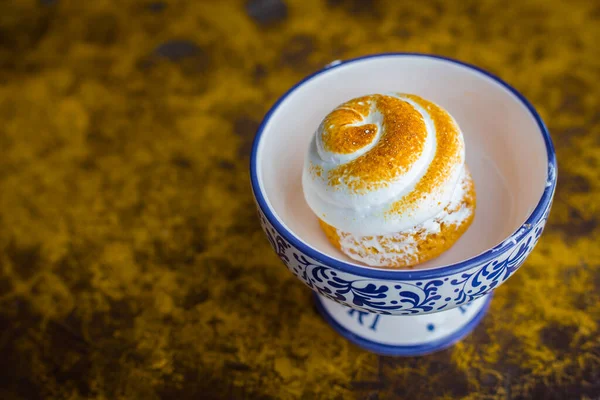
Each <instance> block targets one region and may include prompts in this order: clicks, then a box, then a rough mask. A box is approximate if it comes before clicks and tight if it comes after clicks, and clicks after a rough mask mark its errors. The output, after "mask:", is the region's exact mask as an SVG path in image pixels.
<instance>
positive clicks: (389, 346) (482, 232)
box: [250, 54, 556, 355]
mask: <svg viewBox="0 0 600 400" xmlns="http://www.w3.org/2000/svg"><path fill="white" fill-rule="evenodd" d="M390 92H391V93H412V94H414V95H416V96H419V97H420V98H423V99H427V101H430V102H431V103H433V104H436V105H439V107H441V108H443V109H444V110H447V112H448V114H449V115H451V116H452V117H453V119H454V120H455V122H456V123H457V126H459V127H460V131H461V132H462V136H463V138H464V148H465V149H467V151H466V152H465V153H464V157H465V160H464V164H465V165H467V166H468V169H466V168H463V171H464V173H463V178H462V179H466V180H467V181H468V178H464V176H465V174H466V171H470V174H471V176H472V179H473V182H474V187H475V188H476V192H477V210H476V212H475V217H474V219H473V221H472V223H471V225H470V227H469V228H468V229H466V232H465V233H464V234H462V236H461V235H457V236H460V237H456V240H453V245H452V247H451V248H450V249H449V250H447V251H444V252H443V253H441V254H439V255H438V256H437V257H428V258H427V259H428V261H425V262H422V263H421V262H420V261H421V260H417V262H419V264H418V265H415V262H414V260H412V261H411V260H409V261H406V262H405V263H404V265H402V266H401V265H387V263H386V265H384V266H381V265H379V266H378V265H375V266H368V265H366V263H365V262H364V261H369V260H366V259H364V258H363V260H362V261H361V260H356V259H353V258H351V257H349V256H348V254H347V253H344V252H343V251H340V248H339V247H340V246H338V247H336V246H335V243H336V241H335V240H330V239H328V237H327V236H328V228H327V227H328V226H329V227H334V226H335V225H333V223H337V224H338V225H339V224H340V222H339V221H337V220H335V221H334V220H333V219H332V218H331V217H327V214H328V213H327V212H325V214H326V215H325V217H323V216H322V215H319V214H317V215H315V212H313V209H311V207H310V206H309V204H308V202H307V201H306V200H305V196H304V190H303V185H302V175H303V170H304V166H305V155H306V150H307V149H309V148H310V146H311V141H312V140H313V139H314V137H315V132H316V131H318V129H319V126H320V125H321V123H322V122H323V121H324V120H325V119H326V117H327V115H328V114H329V113H331V112H332V110H335V109H336V108H337V107H338V106H339V105H340V104H343V103H345V102H347V101H348V100H350V99H355V98H359V97H363V96H368V95H372V94H378V93H382V94H386V93H390ZM399 96H402V95H399ZM308 168H310V165H309V167H308ZM250 170H251V181H252V188H253V193H254V196H255V199H256V203H257V205H258V209H259V215H260V221H261V225H262V227H263V229H264V230H265V233H266V234H267V237H268V239H269V241H270V243H271V245H272V246H273V248H274V250H275V252H276V253H277V254H278V255H279V257H280V258H281V259H282V261H283V262H284V264H285V265H286V266H287V268H288V269H289V270H290V271H291V272H292V273H293V274H294V275H296V276H297V277H298V278H299V279H300V280H302V281H303V282H304V283H305V284H306V285H307V286H309V287H310V288H311V289H312V290H313V291H315V293H316V296H315V299H316V301H317V306H318V308H319V309H320V311H321V312H322V314H323V316H324V317H325V319H326V320H327V321H328V322H329V323H330V324H331V325H332V326H333V327H334V328H335V329H336V330H337V331H338V332H340V333H341V334H342V335H343V336H345V337H346V338H348V339H349V340H351V341H353V342H355V343H357V344H359V345H361V346H363V347H365V348H368V349H370V350H372V351H376V352H379V353H386V354H396V355H416V354H424V353H427V352H431V351H435V350H438V349H441V348H444V347H447V346H449V345H451V344H452V343H454V342H455V341H456V340H458V339H460V338H461V337H463V336H464V335H466V334H467V333H468V332H470V331H471V330H472V329H473V328H474V327H475V326H476V325H477V323H478V322H479V320H480V319H481V318H482V317H483V315H484V314H485V311H486V309H487V305H488V304H489V301H490V297H491V296H490V295H491V293H492V291H493V290H494V289H495V288H497V287H498V286H499V285H500V284H502V283H503V282H504V281H506V279H508V277H509V276H510V275H511V274H512V273H514V272H515V271H516V270H517V269H518V268H519V266H520V265H521V264H522V263H523V261H524V260H525V258H526V257H527V255H528V254H529V253H530V252H531V251H532V250H533V248H534V246H535V244H536V243H537V240H538V239H539V237H540V235H541V233H542V230H543V227H544V224H545V221H546V219H547V216H548V213H549V211H550V206H551V203H552V197H553V194H554V188H555V185H556V161H555V154H554V150H553V146H552V142H551V139H550V136H549V134H548V131H547V129H546V128H545V126H544V124H543V122H542V120H541V119H540V117H539V115H538V114H537V113H536V111H535V110H534V108H533V107H532V106H531V104H529V102H527V100H526V99H525V98H523V96H521V95H520V94H519V93H518V92H517V91H516V90H514V89H512V88H511V87H510V86H509V85H507V84H506V83H504V82H503V81H501V80H500V79H498V78H496V77H494V76H492V75H490V74H489V73H487V72H485V71H482V70H480V69H478V68H476V67H473V66H470V65H467V64H464V63H461V62H458V61H455V60H449V59H444V58H441V57H436V56H429V55H421V54H381V55H374V56H368V57H363V58H359V59H355V60H350V61H346V62H342V63H335V65H332V66H329V67H327V68H325V69H324V70H322V71H319V72H317V73H316V74H313V75H312V76H310V77H308V78H306V79H305V80H303V81H302V82H300V83H299V84H297V85H296V86H295V87H293V88H292V89H291V90H290V91H288V92H287V93H286V94H285V95H284V96H283V97H282V98H281V99H280V100H279V101H278V102H277V103H276V104H275V105H274V106H273V108H272V109H271V110H270V111H269V113H268V114H267V115H266V116H265V119H264V121H263V123H262V125H261V127H260V128H259V131H258V133H257V136H256V139H255V142H254V146H253V150H252V156H251V165H250ZM317 173H318V171H317ZM457 179H458V180H457V182H460V179H461V178H460V176H459V178H457ZM455 186H456V185H455ZM455 189H456V188H455ZM466 191H467V192H468V191H469V189H468V185H467V189H466ZM307 198H308V196H307ZM313 208H314V205H313ZM330 212H335V210H334V209H332V210H330ZM431 212H433V211H431ZM428 215H429V214H427V215H426V216H428ZM434 215H435V214H434ZM322 217H323V218H322ZM320 219H321V221H323V222H320ZM403 219H404V218H403ZM368 221H371V222H372V220H371V219H368V220H367V222H368ZM323 223H324V225H323V226H324V227H325V229H323V228H322V227H321V225H322V224H323ZM402 223H406V224H410V223H409V222H406V221H404V222H399V223H398V224H397V225H395V226H393V227H390V231H389V232H386V231H381V230H378V231H373V232H369V233H371V234H373V235H384V234H393V233H394V232H402V231H404V230H405V229H407V228H406V227H405V226H403V225H402ZM362 225H363V224H361V226H362ZM367 225H368V223H367ZM375 225H376V224H375ZM412 226H414V224H413V225H412ZM348 227H350V228H352V227H351V226H350V225H348V226H346V225H344V226H335V228H334V229H335V230H336V233H337V231H338V230H340V231H341V232H342V233H344V232H348V233H352V232H353V230H354V229H353V228H352V229H343V228H348ZM365 232H366V231H365ZM329 233H330V232H329ZM338 235H339V233H338ZM359 236H360V235H359ZM363 236H364V235H363ZM334 239H335V238H334ZM332 242H333V243H332ZM434 247H436V246H434ZM350 255H352V254H350ZM381 264H383V262H382V263H381ZM407 265H410V266H412V267H413V268H410V269H409V268H407V267H406V266H407ZM390 266H391V267H393V269H390V268H389V267H390ZM384 267H387V268H384Z"/></svg>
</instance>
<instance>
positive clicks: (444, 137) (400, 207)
mask: <svg viewBox="0 0 600 400" xmlns="http://www.w3.org/2000/svg"><path fill="white" fill-rule="evenodd" d="M407 97H408V98H410V99H412V100H414V101H415V102H416V103H418V104H419V105H420V106H421V107H423V108H424V109H425V110H427V112H428V113H429V116H430V117H431V119H432V120H433V123H434V126H435V131H436V136H435V137H436V141H437V145H436V151H435V155H434V157H433V160H432V161H431V164H430V165H429V168H428V169H427V172H426V173H425V175H424V176H423V177H422V178H421V179H420V180H419V182H418V183H417V185H416V186H415V189H414V190H413V191H412V192H411V193H410V194H408V195H407V196H405V197H403V198H402V200H399V201H397V202H396V203H394V204H393V205H392V207H391V209H390V211H389V213H390V214H397V213H401V212H404V211H405V210H406V209H407V208H410V206H411V205H413V204H414V203H415V202H416V201H417V200H418V199H419V198H421V197H424V196H426V195H428V194H429V193H432V192H433V191H434V190H435V188H436V187H439V186H440V185H443V184H444V183H445V182H446V180H447V179H448V178H449V176H450V174H451V172H452V167H453V166H454V165H456V163H457V162H461V160H460V157H461V148H462V143H461V140H460V130H459V128H458V126H457V125H456V123H455V122H454V120H453V119H452V117H451V116H450V114H448V112H447V111H446V110H444V109H443V108H441V107H439V106H438V105H436V104H434V103H432V102H430V101H427V100H425V99H423V98H421V97H419V96H415V95H407Z"/></svg>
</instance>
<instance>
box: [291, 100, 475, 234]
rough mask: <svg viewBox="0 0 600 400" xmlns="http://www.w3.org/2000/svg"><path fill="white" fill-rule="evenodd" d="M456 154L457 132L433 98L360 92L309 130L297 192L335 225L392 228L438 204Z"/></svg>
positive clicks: (460, 161) (445, 196)
mask: <svg viewBox="0 0 600 400" xmlns="http://www.w3.org/2000/svg"><path fill="white" fill-rule="evenodd" d="M464 158H465V151H464V140H463V136H462V132H461V131H460V128H459V127H458V125H457V123H456V121H455V120H454V119H453V118H452V116H450V114H448V112H447V111H446V110H444V109H443V108H441V107H440V106H438V105H436V104H434V103H432V102H430V101H427V100H425V99H423V98H421V97H418V96H415V95H409V94H400V93H389V94H373V95H368V96H363V97H359V98H356V99H352V100H350V101H347V102H345V103H344V104H341V105H339V106H338V107H337V108H336V109H335V110H333V111H332V112H331V113H329V114H328V115H327V116H326V117H325V119H324V120H323V122H322V123H321V124H320V126H319V128H318V129H317V132H316V133H315V134H314V136H313V139H312V141H311V143H310V146H309V149H308V153H307V156H306V161H305V165H304V171H303V174H302V185H303V189H304V196H305V198H306V201H307V202H308V205H309V206H310V208H311V209H312V210H313V212H314V213H315V214H316V215H317V216H318V217H319V218H321V219H322V220H324V221H325V222H327V223H328V224H330V225H332V226H334V227H336V228H337V229H340V230H342V231H345V232H350V233H353V234H356V235H361V236H365V235H384V234H388V233H393V232H398V231H402V230H406V229H410V228H412V227H415V226H416V225H419V224H421V223H423V222H425V221H427V220H429V219H431V218H433V217H434V216H435V215H436V214H438V213H440V212H441V211H443V209H444V208H445V207H446V206H447V205H448V203H449V202H450V200H451V199H452V195H453V193H454V191H455V190H456V189H457V186H458V182H459V178H460V177H461V174H462V172H463V169H464Z"/></svg>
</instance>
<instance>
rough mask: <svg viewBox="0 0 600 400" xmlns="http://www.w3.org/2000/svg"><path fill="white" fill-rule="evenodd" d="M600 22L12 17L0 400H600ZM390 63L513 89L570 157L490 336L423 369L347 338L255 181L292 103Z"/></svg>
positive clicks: (440, 8)
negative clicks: (459, 67) (377, 56)
mask: <svg viewBox="0 0 600 400" xmlns="http://www.w3.org/2000/svg"><path fill="white" fill-rule="evenodd" d="M425 3H427V4H425ZM599 17H600V4H599V3H598V2H597V1H581V0H575V1H570V2H561V1H558V0H556V1H547V0H527V1H523V2H500V1H479V0H469V1H464V2H461V3H460V4H459V2H454V3H453V2H447V1H441V0H439V1H435V2H423V4H421V2H398V1H392V0H390V1H383V0H382V1H376V0H371V1H360V0H355V1H343V0H302V1H300V0H298V1H292V0H288V1H286V2H283V1H281V0H250V1H246V0H243V1H242V0H240V1H228V0H219V1H192V0H190V1H175V0H174V1H164V2H160V1H155V2H152V1H142V0H130V1H119V2H115V1H108V0H107V1H100V0H98V1H85V2H83V1H78V0H54V1H51V0H45V1H39V0H35V1H34V0H13V1H10V2H2V3H0V121H1V123H0V149H1V156H0V269H1V273H0V355H1V356H0V371H1V372H0V398H2V399H37V398H46V399H78V398H93V399H125V398H127V399H148V400H152V399H198V398H215V399H220V398H235V399H241V398H251V399H270V398H282V399H288V398H289V399H294V398H302V399H315V398H323V399H330V398H331V399H347V398H361V399H363V398H364V399H386V398H406V399H415V398H426V399H449V398H455V397H460V398H463V397H464V398H470V399H476V398H477V399H479V398H489V399H495V398H501V399H510V398H539V399H542V398H543V399H563V398H570V399H576V398H595V399H598V398H600V328H599V325H600V294H599V293H600V261H599V260H600V246H599V245H598V244H599V238H600V227H599V222H600V217H599V215H600V211H599V207H600V206H599V204H600V202H599V201H598V199H599V196H600V179H599V174H600V112H599V110H600V96H599V93H600V79H599V77H600V52H599V47H598V41H599V39H600V28H599V26H600V21H599ZM387 51H417V52H427V53H435V54H440V55H444V56H450V57H455V58H458V59H461V60H464V61H467V62H471V63H474V64H476V65H478V66H480V67H482V68H485V69H488V70H490V71H491V72H493V73H496V74H498V75H500V76H501V77H502V78H503V79H505V80H506V81H508V82H509V83H510V84H512V85H513V86H515V87H516V88H517V89H518V90H520V91H521V92H522V93H523V94H524V95H525V96H526V97H527V98H529V99H530V100H531V101H532V103H533V104H534V105H535V106H536V107H537V109H538V111H539V112H540V114H541V115H542V117H543V118H544V120H545V121H546V123H547V125H548V127H549V129H550V131H551V133H552V137H553V139H554V141H555V144H556V148H557V152H558V163H559V185H558V189H557V192H556V196H555V202H554V208H553V211H552V214H551V217H550V220H549V225H548V227H547V230H546V232H545V234H544V236H543V237H542V239H541V241H540V243H539V245H538V247H537V248H536V250H535V251H534V252H533V254H532V255H531V257H529V259H528V260H527V262H526V264H525V265H524V266H523V267H522V268H521V270H520V271H519V273H518V274H516V275H515V276H514V278H512V279H511V280H510V281H509V282H507V283H506V284H505V285H503V286H502V287H501V288H499V289H498V290H497V291H496V295H495V298H494V301H493V302H492V305H491V312H490V314H488V316H486V317H485V319H484V321H483V323H482V324H481V325H480V326H479V327H478V328H477V329H476V330H475V331H474V332H473V334H471V335H470V336H469V337H468V338H466V339H465V340H464V341H462V342H460V343H458V344H457V345H456V346H454V347H453V348H451V349H449V350H445V351H442V352H439V353H436V354H433V355H430V356H426V357H421V358H390V357H380V356H377V355H374V354H370V353H367V352H365V351H363V350H361V349H359V348H357V347H355V346H354V345H351V344H350V343H348V342H347V341H346V340H344V339H342V338H341V337H340V336H339V335H338V334H336V333H335V332H334V331H333V330H332V329H330V328H329V326H328V325H327V324H326V323H325V322H324V321H323V320H322V319H321V318H320V317H319V316H318V315H317V313H316V312H315V310H314V308H313V306H312V303H311V301H312V300H311V294H310V292H309V290H308V289H307V288H305V287H304V286H302V284H301V283H300V282H299V281H297V280H296V279H295V278H294V277H293V276H292V275H291V274H290V273H288V271H286V270H285V268H283V267H282V265H280V262H279V260H278V259H277V257H276V256H275V255H274V254H273V253H272V252H271V250H270V248H269V245H268V242H267V240H266V239H265V237H263V234H262V232H261V231H260V228H259V224H258V222H257V219H256V214H255V210H254V205H253V200H252V196H251V193H250V185H249V179H248V154H249V150H250V145H251V141H252V138H253V136H254V133H255V131H256V128H257V126H258V124H259V121H260V120H261V118H262V116H263V115H264V113H265V112H266V110H267V109H268V107H269V106H270V105H271V104H272V103H273V102H274V101H275V100H276V99H277V98H278V97H279V96H280V95H281V94H282V93H283V92H284V91H285V90H286V89H287V88H289V87H290V86H291V85H293V84H294V83H295V82H297V81H298V80H299V79H301V78H302V77H303V76H305V75H306V74H308V73H311V72H313V71H315V70H317V69H319V68H320V67H321V66H323V65H325V64H326V63H328V62H330V61H331V60H334V59H339V58H349V57H354V56H358V55H363V54H369V53H376V52H387Z"/></svg>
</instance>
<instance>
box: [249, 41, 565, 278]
mask: <svg viewBox="0 0 600 400" xmlns="http://www.w3.org/2000/svg"><path fill="white" fill-rule="evenodd" d="M383 57H423V58H432V59H436V60H441V61H445V62H450V63H453V64H455V65H458V66H460V67H463V68H467V69H471V70H473V71H475V72H479V73H481V74H483V75H484V76H485V77H486V78H488V79H491V80H493V81H495V82H496V83H498V84H500V85H501V86H503V87H504V88H506V89H507V90H508V91H510V92H511V93H512V94H514V95H515V96H516V97H517V99H518V100H519V101H520V102H521V103H522V104H523V105H525V107H526V108H527V109H528V111H529V112H530V114H531V116H532V117H533V118H534V120H535V121H536V123H537V125H538V128H539V131H540V133H541V135H542V137H543V139H544V144H545V145H546V152H547V156H548V167H547V173H546V187H545V189H544V192H543V193H542V196H541V197H540V200H539V201H538V204H537V205H536V207H535V208H534V210H533V211H532V212H531V214H530V215H529V217H528V218H527V220H526V221H525V222H524V223H523V224H522V225H521V226H520V227H519V228H518V229H516V230H515V231H514V232H513V233H512V234H511V235H510V236H508V237H507V238H506V239H504V240H503V241H502V242H501V243H500V244H498V245H496V246H495V247H493V248H491V249H488V250H487V251H485V252H483V253H480V254H478V255H476V256H474V257H471V258H468V259H466V260H463V261H460V262H458V263H454V264H449V265H445V266H440V267H436V268H430V269H423V270H419V269H415V270H391V269H380V268H373V267H366V266H360V265H356V264H350V263H347V262H345V261H342V260H338V259H335V258H333V257H331V256H328V255H326V254H324V253H322V252H320V251H318V250H317V249H314V248H312V247H311V246H309V245H308V244H306V243H304V242H303V241H302V240H300V239H299V238H298V237H297V236H296V235H295V234H294V233H293V232H291V231H290V230H288V229H287V228H286V227H285V226H283V224H281V223H280V222H279V220H278V218H277V217H276V216H275V215H274V212H273V210H271V208H270V206H269V205H268V203H267V202H266V201H265V196H264V194H263V192H262V190H261V188H260V185H259V183H258V165H257V164H258V163H257V152H258V146H259V144H260V141H261V138H262V134H263V131H264V129H265V126H266V125H267V123H268V122H269V120H270V119H271V117H272V115H273V113H274V112H275V111H276V110H277V109H278V108H279V105H280V104H281V103H282V102H283V101H284V100H285V99H286V98H287V97H288V96H290V95H291V94H292V93H293V92H294V91H295V90H296V89H297V88H299V87H300V86H302V85H303V84H305V83H307V82H308V81H310V80H311V79H313V78H315V77H317V76H319V75H321V74H323V73H325V72H329V71H331V70H333V69H336V68H339V67H341V66H345V65H348V64H352V63H355V62H358V61H363V60H367V59H372V58H383ZM556 173H557V171H556V153H555V150H554V145H553V144H552V139H551V137H550V133H549V132H548V128H546V125H545V124H544V121H543V120H542V118H541V117H540V115H539V114H538V112H537V111H536V109H535V108H534V107H533V105H532V104H531V103H530V102H529V101H528V100H527V99H526V98H525V96H523V95H522V94H521V93H520V92H519V91H517V90H516V89H515V88H513V87H512V86H511V85H509V84H508V83H506V82H505V81H503V80H502V79H500V78H499V77H497V76H496V75H494V74H492V73H490V72H488V71H486V70H484V69H482V68H479V67H477V66H475V65H472V64H469V63H466V62H463V61H459V60H456V59H453V58H449V57H444V56H439V55H434V54H427V53H414V52H410V53H409V52H406V53H404V52H395V53H394V52H392V53H377V54H370V55H366V56H361V57H356V58H351V59H348V60H343V61H342V60H336V61H333V62H331V63H330V64H328V65H326V66H325V67H324V68H323V69H320V70H318V71H316V72H314V73H312V74H310V75H308V76H307V77H305V78H304V79H302V80H301V81H299V82H298V83H296V84H295V85H294V86H292V87H291V88H290V89H289V90H288V91H286V92H285V93H284V94H283V95H282V96H281V97H280V98H279V99H278V100H277V101H276V102H275V104H273V106H272V107H271V108H270V109H269V111H268V112H267V114H265V117H264V118H263V120H262V122H261V124H260V126H259V128H258V130H257V132H256V136H255V138H254V142H253V143H252V152H251V155H250V181H251V185H252V191H253V193H254V198H255V199H256V201H257V203H258V206H259V208H260V209H261V210H262V212H263V213H264V215H265V217H266V218H267V220H268V221H269V222H270V223H271V225H272V226H273V227H274V228H275V229H276V230H277V232H278V233H279V234H280V235H281V236H283V238H284V239H285V240H287V241H288V242H289V243H290V244H292V245H293V246H295V247H296V248H297V249H299V250H300V251H302V252H303V253H304V254H306V255H308V256H309V257H311V258H312V259H314V260H316V261H318V262H319V263H321V264H323V265H325V266H327V267H330V268H334V269H336V270H339V271H342V272H346V273H350V274H354V275H359V276H362V277H368V278H373V279H384V280H388V279H389V280H394V279H409V280H418V279H431V278H439V277H446V276H449V275H453V274H456V273H460V272H463V271H466V270H468V269H471V268H473V267H475V266H479V265H482V264H483V263H486V262H490V261H492V260H494V259H496V258H497V257H498V255H500V254H502V253H505V252H506V251H507V250H509V249H511V248H513V247H515V246H517V244H518V243H519V242H520V240H521V239H522V238H524V237H525V236H526V235H527V234H528V233H529V231H530V230H531V229H533V227H534V226H535V225H536V224H537V223H538V222H539V221H540V220H541V219H542V218H543V217H544V213H545V212H546V210H548V208H549V207H550V206H551V203H552V198H553V195H554V190H555V187H556V176H557V174H556Z"/></svg>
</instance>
